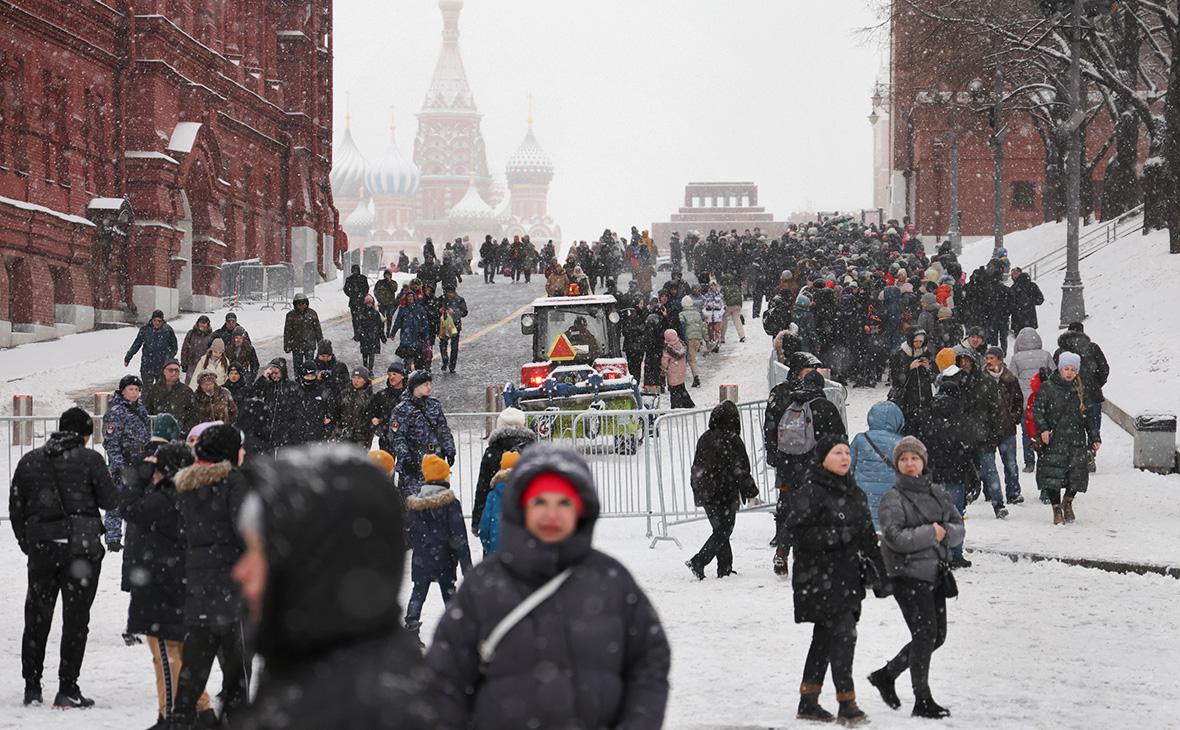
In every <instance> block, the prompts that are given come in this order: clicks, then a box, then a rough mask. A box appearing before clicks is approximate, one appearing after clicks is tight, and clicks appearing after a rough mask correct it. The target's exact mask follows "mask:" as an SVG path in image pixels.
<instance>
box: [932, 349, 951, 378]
mask: <svg viewBox="0 0 1180 730" xmlns="http://www.w3.org/2000/svg"><path fill="white" fill-rule="evenodd" d="M934 364H935V365H937V366H938V372H940V373H941V372H942V371H943V370H946V369H947V368H949V367H950V366H951V365H954V364H955V351H954V350H952V349H951V348H949V347H944V348H942V349H941V350H939V351H938V354H937V355H935V356H934Z"/></svg>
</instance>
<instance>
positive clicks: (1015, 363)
mask: <svg viewBox="0 0 1180 730" xmlns="http://www.w3.org/2000/svg"><path fill="white" fill-rule="evenodd" d="M1013 273H1014V274H1015V270H1014V271H1013ZM1008 367H1009V368H1010V369H1011V370H1012V374H1013V375H1015V376H1016V380H1017V382H1019V383H1020V390H1021V392H1022V393H1023V395H1024V402H1025V403H1026V404H1027V403H1029V400H1030V399H1031V398H1032V387H1031V386H1032V379H1033V377H1035V376H1036V374H1037V373H1039V372H1040V371H1041V369H1042V368H1048V369H1049V370H1053V368H1054V364H1053V355H1051V354H1050V353H1049V351H1048V350H1046V349H1044V348H1043V346H1042V344H1041V335H1040V333H1038V332H1037V331H1036V330H1035V329H1033V328H1032V327H1025V328H1024V329H1022V330H1020V331H1019V332H1018V333H1017V334H1016V345H1015V347H1014V348H1013V351H1012V359H1011V360H1010V361H1009V363H1008ZM1027 423H1028V421H1027V420H1026V419H1024V418H1022V419H1020V426H1021V431H1022V432H1023V435H1024V472H1025V473H1026V474H1031V473H1032V472H1033V471H1034V470H1035V469H1036V465H1037V459H1036V452H1035V451H1034V450H1033V446H1032V439H1031V438H1030V436H1031V434H1030V433H1029V430H1028V425H1027Z"/></svg>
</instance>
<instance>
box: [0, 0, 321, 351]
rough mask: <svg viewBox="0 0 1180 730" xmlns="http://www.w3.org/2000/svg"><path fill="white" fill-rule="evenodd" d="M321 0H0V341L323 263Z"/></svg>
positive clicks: (200, 301)
mask: <svg viewBox="0 0 1180 730" xmlns="http://www.w3.org/2000/svg"><path fill="white" fill-rule="evenodd" d="M331 7H332V6H331V2H330V0H304V1H303V2H294V1H293V0H238V1H236V2H229V1H227V0H107V1H106V2H100V1H99V0H0V258H2V260H3V266H0V345H7V344H13V343H16V344H19V343H20V342H24V341H28V340H30V339H40V338H43V337H47V336H53V335H54V334H61V333H65V332H70V331H75V330H84V329H89V328H91V327H93V326H95V324H96V323H102V322H105V321H129V320H131V321H134V320H140V321H142V320H144V319H146V317H147V316H149V315H150V313H151V311H152V310H153V309H157V308H158V309H163V310H164V312H165V314H167V315H168V316H174V315H175V314H176V313H177V311H178V310H181V309H185V310H203V309H209V308H212V307H213V306H215V305H216V304H217V303H218V302H219V301H220V299H219V297H220V295H221V267H222V264H223V263H225V262H228V261H241V260H246V259H259V260H260V261H261V262H262V263H265V264H273V263H279V262H291V263H293V264H294V265H295V267H296V270H297V272H298V273H299V276H298V277H297V280H298V281H299V282H302V281H303V277H304V275H305V274H306V275H308V276H310V275H311V273H312V270H314V272H315V273H316V274H317V275H318V277H330V276H334V267H333V265H332V261H333V247H334V241H335V239H336V230H337V228H338V225H337V223H338V215H337V213H336V210H335V209H334V207H333V204H332V195H331V189H330V187H329V184H328V173H329V170H330V169H331V129H332V36H331V31H332V10H331ZM9 325H10V326H11V331H9Z"/></svg>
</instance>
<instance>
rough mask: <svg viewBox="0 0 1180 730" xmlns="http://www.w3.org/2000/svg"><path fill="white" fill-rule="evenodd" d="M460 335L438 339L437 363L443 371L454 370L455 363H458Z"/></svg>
mask: <svg viewBox="0 0 1180 730" xmlns="http://www.w3.org/2000/svg"><path fill="white" fill-rule="evenodd" d="M461 334H462V333H460V334H457V335H455V336H454V337H439V338H438V352H439V363H440V367H441V368H442V369H443V370H446V369H447V368H450V369H451V370H454V369H455V363H457V362H458V361H459V337H460V335H461Z"/></svg>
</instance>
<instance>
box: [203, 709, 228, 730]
mask: <svg viewBox="0 0 1180 730" xmlns="http://www.w3.org/2000/svg"><path fill="white" fill-rule="evenodd" d="M221 726H222V722H221V719H220V718H218V717H217V713H216V712H214V711H213V708H212V707H210V708H208V709H205V710H201V711H200V712H198V713H197V727H198V728H201V730H214V728H219V727H221Z"/></svg>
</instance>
